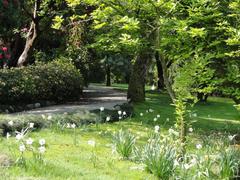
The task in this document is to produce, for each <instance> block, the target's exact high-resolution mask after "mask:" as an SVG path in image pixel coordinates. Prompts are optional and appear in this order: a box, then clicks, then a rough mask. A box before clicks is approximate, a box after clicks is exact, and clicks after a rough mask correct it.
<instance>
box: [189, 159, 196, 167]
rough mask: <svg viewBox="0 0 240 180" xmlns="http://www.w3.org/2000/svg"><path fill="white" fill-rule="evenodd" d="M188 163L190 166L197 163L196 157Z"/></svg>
mask: <svg viewBox="0 0 240 180" xmlns="http://www.w3.org/2000/svg"><path fill="white" fill-rule="evenodd" d="M190 163H191V165H192V166H194V165H195V164H197V159H196V158H193V159H191V161H190Z"/></svg>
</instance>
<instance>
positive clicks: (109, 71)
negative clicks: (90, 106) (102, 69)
mask: <svg viewBox="0 0 240 180" xmlns="http://www.w3.org/2000/svg"><path fill="white" fill-rule="evenodd" d="M106 76H107V77H106V78H107V82H106V86H111V68H110V66H109V65H107V71H106Z"/></svg>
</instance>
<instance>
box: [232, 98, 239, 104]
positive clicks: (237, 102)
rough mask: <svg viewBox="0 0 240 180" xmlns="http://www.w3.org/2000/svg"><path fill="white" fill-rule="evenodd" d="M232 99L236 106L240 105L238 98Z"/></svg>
mask: <svg viewBox="0 0 240 180" xmlns="http://www.w3.org/2000/svg"><path fill="white" fill-rule="evenodd" d="M232 99H233V101H234V102H235V103H236V104H240V99H239V98H237V97H233V98H232Z"/></svg>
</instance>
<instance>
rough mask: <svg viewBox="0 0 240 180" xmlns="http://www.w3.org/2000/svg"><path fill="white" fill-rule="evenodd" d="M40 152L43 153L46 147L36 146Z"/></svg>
mask: <svg viewBox="0 0 240 180" xmlns="http://www.w3.org/2000/svg"><path fill="white" fill-rule="evenodd" d="M38 150H39V153H40V154H44V153H45V151H46V148H45V147H44V146H41V147H39V148H38Z"/></svg>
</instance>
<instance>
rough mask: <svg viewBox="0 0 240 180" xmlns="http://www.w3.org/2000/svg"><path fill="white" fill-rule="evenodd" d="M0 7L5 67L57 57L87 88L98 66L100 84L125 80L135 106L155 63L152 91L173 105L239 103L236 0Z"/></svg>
mask: <svg viewBox="0 0 240 180" xmlns="http://www.w3.org/2000/svg"><path fill="white" fill-rule="evenodd" d="M0 8H1V12H2V13H1V22H2V24H3V25H2V26H1V28H0V32H1V33H0V34H1V39H2V41H4V42H5V44H7V43H8V44H9V47H10V49H11V52H12V61H11V63H10V64H9V66H14V65H18V66H22V65H24V64H27V63H33V62H34V61H35V60H37V61H45V62H46V61H49V60H51V59H54V57H59V56H64V57H67V59H69V60H70V61H72V62H74V64H75V66H76V67H77V68H78V69H80V70H81V72H82V74H83V77H84V79H85V84H86V85H87V84H88V82H89V77H90V76H91V72H92V69H94V70H96V66H99V65H100V66H101V67H103V68H104V70H101V71H100V70H99V73H100V74H102V75H99V77H101V76H102V77H104V76H105V77H106V84H107V85H111V76H112V75H114V76H115V77H116V78H112V79H115V80H116V81H119V82H120V81H121V82H129V89H128V97H129V99H131V101H134V102H138V101H144V99H145V84H146V75H147V72H148V70H149V67H150V65H152V64H153V63H156V67H157V68H156V70H157V72H158V73H157V74H158V87H159V88H162V89H163V88H164V87H165V88H166V90H167V92H168V93H169V95H170V97H171V99H172V101H173V102H174V100H175V99H177V98H178V97H179V96H181V98H183V99H188V98H198V100H201V101H204V100H206V99H207V96H208V94H211V93H215V94H220V95H225V96H229V97H232V98H233V99H234V100H235V102H237V103H239V88H238V86H239V80H238V79H239V78H238V74H239V0H233V1H231V2H230V1H221V2H218V1H215V0H213V1H211V2H210V1H208V0H199V1H188V0H184V1H174V0H172V1H166V0H160V1H153V0H151V1H148V0H140V1H139V0H106V1H102V0H98V1H93V0H85V1H78V0H66V1H61V2H60V1H55V0H50V1H49V0H46V1H38V0H33V1H21V2H20V1H10V0H9V1H8V0H6V1H3V2H1V6H0ZM18 17H21V18H18ZM9 29H11V30H10V31H9ZM44 32H48V33H44ZM24 44H25V45H24ZM51 49H53V50H51ZM154 59H155V61H154ZM101 64H102V65H101ZM99 79H101V78H99ZM154 81H156V80H152V81H151V82H154Z"/></svg>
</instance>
